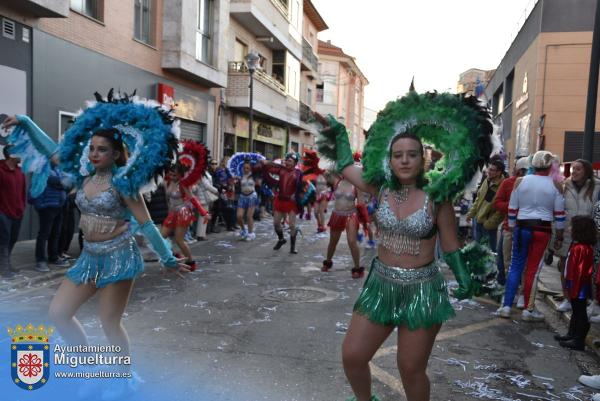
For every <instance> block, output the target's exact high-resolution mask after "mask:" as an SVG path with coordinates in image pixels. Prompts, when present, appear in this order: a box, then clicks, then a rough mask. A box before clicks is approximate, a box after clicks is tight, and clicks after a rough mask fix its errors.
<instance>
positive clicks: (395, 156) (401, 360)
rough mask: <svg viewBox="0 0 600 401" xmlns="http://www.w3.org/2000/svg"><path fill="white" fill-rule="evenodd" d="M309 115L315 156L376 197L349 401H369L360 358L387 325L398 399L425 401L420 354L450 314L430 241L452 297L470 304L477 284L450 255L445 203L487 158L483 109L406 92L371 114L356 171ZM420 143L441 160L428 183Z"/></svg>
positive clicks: (453, 247)
mask: <svg viewBox="0 0 600 401" xmlns="http://www.w3.org/2000/svg"><path fill="white" fill-rule="evenodd" d="M317 118H318V119H319V121H320V122H321V123H322V124H323V125H324V129H323V130H322V131H321V136H320V138H319V141H318V145H319V151H320V152H321V153H322V154H323V155H324V156H325V157H328V158H330V159H333V160H335V161H336V164H337V169H338V171H340V172H341V173H342V174H343V176H344V177H345V178H346V179H347V180H348V181H349V182H351V183H352V184H353V185H354V186H356V187H357V188H358V189H359V190H361V191H365V192H368V193H370V194H372V195H373V196H376V197H377V199H379V207H378V210H377V211H376V213H375V218H376V221H377V226H378V231H379V236H380V238H379V246H378V250H377V256H376V257H375V258H374V259H373V262H372V264H371V269H370V272H369V276H368V278H367V280H366V282H365V284H364V287H363V290H362V293H361V294H360V296H359V298H358V300H357V301H356V304H355V305H354V313H353V315H352V319H351V321H350V325H349V328H348V332H347V334H346V337H345V339H344V343H343V346H342V359H343V364H344V371H345V373H346V376H347V378H348V381H349V382H350V385H351V386H352V390H353V392H354V394H355V398H353V400H356V401H368V400H371V401H372V400H377V397H376V396H375V395H373V394H372V393H371V373H370V369H369V361H371V359H372V358H373V356H374V355H375V352H376V351H377V350H378V349H379V347H381V345H382V344H383V342H384V341H385V340H386V339H387V338H388V336H389V335H390V334H391V333H392V331H393V330H394V328H396V327H397V328H398V340H397V346H398V352H397V363H398V369H399V371H400V376H401V378H402V383H403V385H404V389H405V392H406V398H407V400H408V401H426V400H429V392H430V390H429V388H430V385H429V379H428V377H427V374H426V368H427V362H428V359H429V355H430V353H431V349H432V347H433V343H434V341H435V338H436V335H437V333H438V332H439V330H440V327H441V325H442V323H443V322H444V321H446V320H448V319H450V318H451V317H452V316H454V310H453V308H452V306H451V305H450V302H449V297H448V291H447V288H446V282H445V280H444V277H443V275H442V273H441V272H440V263H439V262H438V261H436V260H435V245H436V240H438V239H439V242H440V245H441V248H442V250H443V251H444V253H445V257H444V259H445V261H446V263H447V264H448V266H449V267H450V269H451V270H452V272H453V273H454V275H455V276H456V280H457V281H458V284H459V287H458V289H457V290H456V291H455V292H454V296H455V297H457V298H459V299H464V298H470V297H472V296H473V295H474V293H475V292H476V291H477V287H478V285H477V283H476V282H475V281H474V280H473V279H472V277H471V272H470V271H469V269H468V267H467V264H466V263H465V261H464V258H463V254H462V253H461V250H460V249H459V248H460V245H459V241H458V238H457V228H456V222H455V216H454V208H453V206H452V203H451V202H452V200H453V199H454V198H455V197H456V195H458V194H459V193H460V192H461V191H462V190H463V189H464V187H465V185H466V183H468V181H470V179H471V178H472V177H473V175H474V173H475V171H476V170H477V169H478V168H480V167H481V166H482V165H483V164H484V163H485V162H487V161H488V160H489V155H490V153H491V151H492V142H491V133H492V125H491V123H490V121H489V118H488V115H487V112H486V110H485V109H483V108H482V107H481V106H480V105H479V104H478V103H477V101H476V100H475V99H471V98H463V97H458V96H455V95H450V94H439V95H438V94H434V93H430V94H425V95H418V94H416V93H414V92H411V93H409V94H408V95H407V96H405V97H404V98H402V99H399V100H396V101H395V102H390V103H388V105H387V106H386V108H385V109H384V110H383V111H382V112H381V113H379V115H378V118H377V121H376V122H375V123H374V125H373V126H372V127H371V129H370V130H369V137H368V140H367V143H366V145H365V149H364V152H363V154H364V158H363V166H364V167H359V166H357V165H355V164H354V161H353V158H352V151H351V150H350V144H349V142H348V134H347V132H346V129H345V128H344V126H343V125H341V124H340V123H339V122H337V121H336V120H335V119H333V118H332V117H329V119H328V120H325V119H324V118H322V117H320V116H317ZM423 142H426V143H427V144H431V145H433V146H434V147H435V148H436V149H437V150H439V151H442V152H443V153H444V158H443V159H442V160H440V161H438V162H437V163H436V170H435V171H432V172H429V173H428V174H427V178H426V177H425V153H424V146H423Z"/></svg>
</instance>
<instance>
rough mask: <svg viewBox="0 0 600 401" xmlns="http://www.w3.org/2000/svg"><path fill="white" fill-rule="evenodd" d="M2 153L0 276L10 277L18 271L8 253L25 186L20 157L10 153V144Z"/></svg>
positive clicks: (16, 229) (15, 234) (20, 214)
mask: <svg viewBox="0 0 600 401" xmlns="http://www.w3.org/2000/svg"><path fill="white" fill-rule="evenodd" d="M2 154H3V155H4V160H0V188H2V196H0V276H2V277H3V278H7V279H10V278H13V277H14V275H15V272H17V271H19V270H18V269H17V268H15V267H13V266H12V264H11V262H10V255H11V253H12V250H13V247H14V246H15V243H16V242H17V239H18V238H19V230H20V228H21V219H23V213H24V211H25V197H26V192H27V188H26V181H25V175H24V174H23V172H22V171H21V169H20V168H19V162H20V159H19V158H17V157H15V156H11V155H10V146H5V147H4V148H3V149H2Z"/></svg>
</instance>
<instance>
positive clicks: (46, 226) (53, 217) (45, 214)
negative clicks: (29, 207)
mask: <svg viewBox="0 0 600 401" xmlns="http://www.w3.org/2000/svg"><path fill="white" fill-rule="evenodd" d="M66 200H67V191H66V190H65V188H64V187H63V184H62V173H61V171H60V170H59V169H58V167H57V166H52V169H51V171H50V175H49V176H48V181H47V184H46V189H45V190H44V192H42V194H41V195H40V196H38V197H37V198H30V199H29V202H30V203H32V204H33V206H34V207H35V210H36V211H37V212H38V216H39V223H40V228H39V231H38V235H37V238H36V241H35V261H36V263H35V270H37V271H39V272H48V271H50V269H49V268H48V262H50V263H51V264H53V265H56V266H62V267H64V266H68V265H69V262H67V261H66V260H64V259H62V258H61V257H60V256H59V249H58V243H59V240H60V231H61V225H62V207H63V205H64V204H65V201H66ZM46 245H47V248H48V256H47V257H46Z"/></svg>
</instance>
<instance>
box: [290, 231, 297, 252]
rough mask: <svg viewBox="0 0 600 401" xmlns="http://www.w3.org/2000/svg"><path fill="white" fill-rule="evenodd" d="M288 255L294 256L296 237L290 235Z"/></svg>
mask: <svg viewBox="0 0 600 401" xmlns="http://www.w3.org/2000/svg"><path fill="white" fill-rule="evenodd" d="M290 253H293V254H296V253H298V251H297V250H296V235H290Z"/></svg>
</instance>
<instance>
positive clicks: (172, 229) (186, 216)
mask: <svg viewBox="0 0 600 401" xmlns="http://www.w3.org/2000/svg"><path fill="white" fill-rule="evenodd" d="M182 144H183V151H182V152H181V153H180V155H179V161H178V162H177V163H176V164H175V165H173V166H172V168H171V169H170V170H169V174H168V176H167V179H166V181H165V191H166V193H167V204H168V206H169V214H168V215H167V217H166V218H165V220H164V221H163V224H162V227H161V234H162V236H163V237H165V238H167V237H169V235H171V234H173V233H174V234H175V242H176V243H177V246H179V249H181V252H182V253H183V255H184V256H185V258H186V261H185V263H186V264H187V265H188V266H190V270H192V271H193V270H195V269H196V262H195V261H194V260H193V259H192V252H191V250H190V247H189V246H188V245H187V243H186V242H185V239H184V238H185V233H186V232H187V230H188V229H189V227H190V225H191V224H192V223H193V222H194V221H195V220H196V216H195V215H194V210H193V208H196V210H198V212H199V213H200V215H201V216H203V217H204V218H205V220H209V219H210V215H209V214H208V212H207V211H206V210H205V209H204V208H203V207H202V204H201V203H200V201H199V200H198V199H197V198H196V197H195V196H194V195H193V194H192V190H191V187H192V186H194V185H195V184H196V182H197V181H198V180H199V179H200V178H201V177H202V174H203V173H204V169H205V168H206V166H207V164H208V163H207V157H208V152H207V151H206V148H205V147H204V145H202V144H201V143H199V142H194V141H190V140H186V141H183V142H182Z"/></svg>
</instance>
